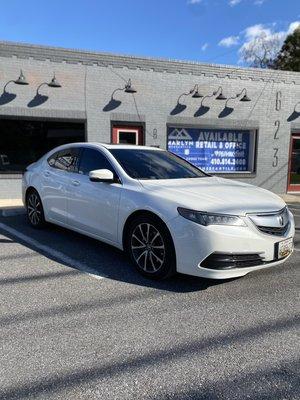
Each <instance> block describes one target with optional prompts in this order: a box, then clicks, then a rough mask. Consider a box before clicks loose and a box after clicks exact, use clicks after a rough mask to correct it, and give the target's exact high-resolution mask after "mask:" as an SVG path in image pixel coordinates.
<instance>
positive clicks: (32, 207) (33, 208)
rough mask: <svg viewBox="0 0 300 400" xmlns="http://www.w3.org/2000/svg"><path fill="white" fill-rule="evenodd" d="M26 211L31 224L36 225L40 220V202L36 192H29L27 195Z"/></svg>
mask: <svg viewBox="0 0 300 400" xmlns="http://www.w3.org/2000/svg"><path fill="white" fill-rule="evenodd" d="M27 213H28V218H29V220H30V222H31V223H32V225H38V224H39V223H40V222H41V221H42V204H41V201H40V199H39V197H38V195H37V194H36V193H31V194H30V195H29V197H28V201H27Z"/></svg>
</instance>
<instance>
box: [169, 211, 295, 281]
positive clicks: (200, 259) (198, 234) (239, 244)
mask: <svg viewBox="0 0 300 400" xmlns="http://www.w3.org/2000/svg"><path fill="white" fill-rule="evenodd" d="M289 214H290V218H289V219H290V224H289V227H288V229H287V231H286V232H285V234H284V235H283V236H277V235H271V234H265V233H262V232H260V231H259V230H258V229H257V227H256V226H255V225H254V224H253V223H252V222H251V221H250V219H249V218H248V217H247V216H246V217H243V219H244V221H245V222H246V225H247V226H242V227H238V226H227V225H210V226H202V225H199V224H197V223H195V222H192V221H189V220H187V219H185V218H183V217H182V216H178V217H176V218H174V219H172V220H171V221H169V223H168V225H169V229H170V232H171V235H172V237H173V241H174V245H175V251H176V261H177V271H178V272H180V273H183V274H188V275H193V276H199V277H205V278H212V279H229V278H234V277H239V276H243V275H246V274H248V273H249V272H252V271H256V270H260V269H264V268H270V267H273V266H276V265H279V264H282V263H283V262H284V261H286V260H287V258H288V257H289V256H287V257H285V258H283V259H280V260H278V259H276V257H275V256H276V255H275V245H276V243H278V242H280V241H282V240H285V239H288V238H293V237H294V234H295V226H294V220H293V216H292V214H291V213H289ZM214 253H220V254H228V255H247V254H250V255H253V254H258V255H259V256H260V257H261V259H262V263H258V265H255V263H254V265H253V263H252V265H251V266H243V267H241V268H239V267H232V268H227V269H225V268H224V269H223V268H220V267H216V268H213V267H212V266H210V268H205V267H204V266H203V265H202V264H205V263H204V261H205V260H206V259H207V257H209V256H211V255H212V254H214Z"/></svg>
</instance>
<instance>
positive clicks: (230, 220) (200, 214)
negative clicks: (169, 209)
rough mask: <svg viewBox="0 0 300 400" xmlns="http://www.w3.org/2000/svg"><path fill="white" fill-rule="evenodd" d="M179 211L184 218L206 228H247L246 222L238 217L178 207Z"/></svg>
mask: <svg viewBox="0 0 300 400" xmlns="http://www.w3.org/2000/svg"><path fill="white" fill-rule="evenodd" d="M177 210H178V212H179V214H180V215H181V216H182V217H184V218H186V219H189V220H190V221H193V222H196V223H197V224H200V225H204V226H207V225H233V226H246V224H245V222H244V221H243V220H242V219H241V218H240V217H237V216H236V215H227V214H215V213H207V212H204V211H194V210H188V209H187V208H182V207H178V208H177Z"/></svg>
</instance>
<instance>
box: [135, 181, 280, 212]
mask: <svg viewBox="0 0 300 400" xmlns="http://www.w3.org/2000/svg"><path fill="white" fill-rule="evenodd" d="M140 183H141V184H142V186H143V187H144V188H145V189H147V190H149V191H151V192H152V193H153V195H155V196H159V197H160V198H165V199H166V200H169V201H172V202H173V203H177V205H178V206H181V207H186V208H190V209H194V210H198V211H209V212H219V213H226V214H234V215H245V214H246V213H252V212H269V211H277V210H280V209H282V208H283V207H284V206H285V202H284V201H283V200H282V199H281V198H280V197H279V196H277V195H275V194H274V193H272V192H269V191H268V190H265V189H262V188H259V187H256V186H252V185H249V184H247V183H243V182H238V181H233V180H230V179H224V178H218V177H204V178H192V179H162V180H141V181H140Z"/></svg>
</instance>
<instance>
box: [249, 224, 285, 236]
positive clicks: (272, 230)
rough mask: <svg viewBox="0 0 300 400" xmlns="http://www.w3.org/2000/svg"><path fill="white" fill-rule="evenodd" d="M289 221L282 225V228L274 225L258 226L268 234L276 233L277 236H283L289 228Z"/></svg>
mask: <svg viewBox="0 0 300 400" xmlns="http://www.w3.org/2000/svg"><path fill="white" fill-rule="evenodd" d="M289 225H290V224H289V223H288V224H287V225H286V226H284V227H282V228H275V227H273V226H258V227H257V228H258V229H259V230H260V231H261V232H263V233H266V234H267V235H276V236H283V235H284V234H285V233H286V231H287V230H288V227H289Z"/></svg>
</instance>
